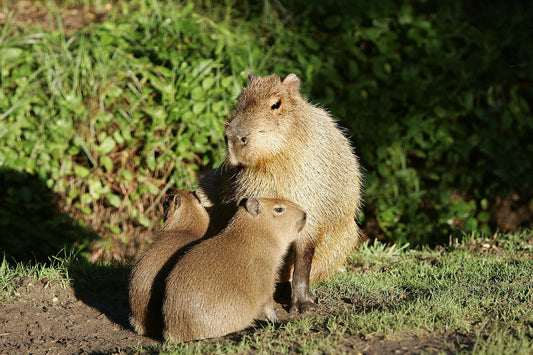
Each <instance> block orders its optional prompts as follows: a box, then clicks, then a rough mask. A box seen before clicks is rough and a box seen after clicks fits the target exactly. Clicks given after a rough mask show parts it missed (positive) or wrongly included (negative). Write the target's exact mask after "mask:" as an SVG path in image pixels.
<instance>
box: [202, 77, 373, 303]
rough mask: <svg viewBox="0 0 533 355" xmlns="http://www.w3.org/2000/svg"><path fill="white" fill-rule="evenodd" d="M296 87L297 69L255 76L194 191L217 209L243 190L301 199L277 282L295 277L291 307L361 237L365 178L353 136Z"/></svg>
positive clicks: (234, 200) (307, 299)
mask: <svg viewBox="0 0 533 355" xmlns="http://www.w3.org/2000/svg"><path fill="white" fill-rule="evenodd" d="M299 86H300V81H299V79H298V78H297V76H296V75H294V74H289V75H288V76H287V77H286V78H285V79H283V80H282V79H280V77H279V76H277V75H270V76H267V77H254V76H253V75H251V76H250V83H249V85H248V86H247V87H245V88H244V89H243V90H242V93H241V94H240V96H239V97H238V100H237V104H236V106H235V109H234V110H233V112H232V115H231V118H230V120H229V121H228V122H227V124H226V139H227V157H226V160H225V162H224V163H223V164H222V165H221V167H219V168H218V169H215V170H212V171H209V172H208V173H207V174H206V175H205V176H204V177H203V178H202V180H201V181H200V186H199V189H198V190H197V193H198V195H199V198H200V199H201V200H202V201H203V203H204V204H205V205H206V206H207V205H212V206H218V207H217V208H216V210H220V206H224V207H223V208H225V209H228V208H230V207H231V206H235V205H236V203H237V202H238V201H239V200H240V199H241V198H243V197H245V196H249V197H269V198H280V199H285V200H290V201H294V202H295V203H297V204H299V205H300V206H302V208H303V209H304V210H305V211H306V212H307V216H308V218H307V224H306V228H305V230H304V232H303V235H302V237H301V238H299V239H298V241H297V242H296V243H294V245H293V247H291V253H289V254H288V256H287V258H286V262H285V265H284V270H285V272H284V275H285V276H284V278H282V279H281V280H280V281H288V278H290V277H291V276H292V308H291V310H300V311H305V310H307V309H309V308H312V307H313V302H314V299H313V297H312V296H311V294H310V293H309V282H311V283H316V282H318V281H320V280H323V279H325V278H327V277H329V276H331V275H332V274H333V273H335V272H337V271H338V270H339V268H340V266H341V265H342V264H343V263H344V262H345V260H346V258H347V256H348V255H349V254H350V253H351V252H352V251H353V250H354V249H355V248H356V247H357V246H358V245H359V244H360V242H361V239H362V237H361V234H360V231H359V227H358V226H357V224H356V222H355V218H356V216H357V215H358V213H359V209H360V207H361V195H362V191H361V190H362V181H361V172H360V169H359V163H358V159H357V157H356V155H355V154H354V151H353V148H352V147H351V145H350V142H349V140H348V139H347V138H346V137H345V136H344V134H343V132H342V131H341V129H340V128H339V127H338V126H337V124H336V123H335V121H334V120H333V119H332V118H331V116H330V115H329V114H328V112H327V111H326V110H325V109H323V108H321V107H317V106H314V105H312V104H311V103H309V102H308V101H307V100H306V99H305V98H304V97H302V96H301V94H300V93H299ZM215 217H219V216H215ZM212 218H213V216H212ZM215 224H219V225H223V224H224V221H215ZM292 268H294V272H293V273H292V275H291V269H292Z"/></svg>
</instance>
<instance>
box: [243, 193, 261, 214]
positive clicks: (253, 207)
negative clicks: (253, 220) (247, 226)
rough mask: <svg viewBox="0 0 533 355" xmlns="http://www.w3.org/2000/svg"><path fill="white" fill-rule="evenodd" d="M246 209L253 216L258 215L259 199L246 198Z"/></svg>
mask: <svg viewBox="0 0 533 355" xmlns="http://www.w3.org/2000/svg"><path fill="white" fill-rule="evenodd" d="M245 206H246V210H247V211H248V212H250V213H251V214H252V216H254V217H255V216H257V215H258V214H259V201H257V200H256V199H255V198H249V199H247V200H246V205H245Z"/></svg>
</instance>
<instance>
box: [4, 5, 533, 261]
mask: <svg viewBox="0 0 533 355" xmlns="http://www.w3.org/2000/svg"><path fill="white" fill-rule="evenodd" d="M2 6H3V11H2V17H1V18H0V23H1V24H2V30H1V34H0V68H1V71H0V86H1V88H0V185H1V186H2V188H0V204H1V208H0V228H1V229H2V238H1V239H0V251H2V252H4V253H7V255H9V256H12V257H14V258H15V259H17V260H35V259H36V260H39V261H42V260H44V261H46V260H47V259H48V257H49V256H50V255H54V253H57V251H59V250H60V249H61V248H63V247H64V246H65V245H67V246H72V245H74V246H76V248H78V249H80V250H81V251H82V252H83V253H86V255H87V256H88V258H89V259H90V260H92V261H97V260H118V261H122V260H126V259H129V258H132V257H133V256H134V255H135V254H136V252H137V251H138V250H139V248H140V247H142V246H143V245H144V243H146V242H147V241H148V240H149V239H150V233H151V230H152V229H153V228H157V226H158V225H159V224H160V223H161V219H162V215H163V214H162V210H161V199H162V197H163V196H164V194H165V193H167V192H168V191H169V189H172V188H190V189H192V188H194V187H195V185H196V183H197V180H198V177H199V176H200V175H201V174H202V172H203V171H205V170H206V169H209V168H211V167H214V166H217V165H218V164H219V163H220V161H221V159H222V157H223V154H224V139H223V123H224V121H225V119H226V118H227V117H228V115H229V114H230V112H231V109H232V106H233V104H234V102H235V99H236V97H237V95H238V93H239V91H240V89H241V87H242V86H243V85H244V84H245V83H246V77H247V72H248V70H252V71H254V73H256V74H258V75H266V74H270V73H278V74H279V75H281V76H283V75H286V74H288V73H290V72H294V73H296V74H297V75H298V76H299V77H300V79H301V81H302V91H303V93H304V94H305V95H306V96H307V97H309V99H310V100H311V101H312V102H313V103H315V104H320V105H323V106H325V107H327V108H328V109H329V110H330V112H331V113H332V115H333V116H334V117H335V118H337V119H338V120H339V123H340V125H341V126H343V127H345V129H346V133H347V134H348V135H349V136H350V137H351V139H352V141H353V143H354V146H355V147H356V152H357V154H358V155H359V156H360V159H361V165H362V166H363V167H364V169H365V171H364V175H365V208H364V214H363V216H361V218H360V223H361V224H362V225H363V227H364V228H365V230H366V232H367V235H368V236H369V237H371V238H379V239H381V240H386V241H391V242H395V243H398V244H404V243H406V242H409V243H410V244H411V245H419V244H429V245H436V244H442V243H443V242H448V240H449V238H450V236H452V237H454V238H456V237H460V236H462V235H463V233H465V232H472V231H477V232H481V233H494V232H496V231H497V230H508V229H516V228H520V227H524V226H530V225H531V221H532V216H533V184H532V182H533V179H532V176H533V175H532V173H533V159H532V158H531V157H532V156H533V139H532V138H533V118H532V115H531V102H533V101H532V99H533V98H532V96H533V90H532V89H533V88H532V86H533V62H532V58H533V45H532V42H531V38H533V27H532V26H531V23H532V22H533V21H532V20H533V19H532V14H531V11H529V4H528V2H526V1H516V2H510V3H509V2H507V3H501V2H495V1H493V2H490V1H489V2H486V1H483V2H482V1H454V2H448V1H431V2H428V1H424V0H413V1H392V0H378V1H372V2H367V1H342V0H336V1H335V0H334V1H327V2H326V1H314V2H311V3H309V2H306V1H290V2H280V1H263V2H260V3H258V4H256V3H255V2H250V1H245V0H243V1H230V0H228V1H224V2H218V1H200V0H198V1H184V2H181V1H153V0H135V1H120V0H118V1H113V2H108V1H101V0H95V1H89V0H77V1H75V0H64V1H56V2H54V1H35V2H30V1H19V2H11V1H2ZM45 9H46V10H45ZM73 11H78V12H75V13H73Z"/></svg>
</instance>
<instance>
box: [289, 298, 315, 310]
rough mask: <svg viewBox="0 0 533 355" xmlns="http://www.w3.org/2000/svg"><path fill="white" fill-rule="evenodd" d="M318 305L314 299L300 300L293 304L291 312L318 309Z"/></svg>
mask: <svg viewBox="0 0 533 355" xmlns="http://www.w3.org/2000/svg"><path fill="white" fill-rule="evenodd" d="M316 308H317V305H316V303H314V302H312V301H298V302H295V303H293V304H292V306H291V309H290V312H291V313H293V312H300V313H306V312H310V311H314V310H316Z"/></svg>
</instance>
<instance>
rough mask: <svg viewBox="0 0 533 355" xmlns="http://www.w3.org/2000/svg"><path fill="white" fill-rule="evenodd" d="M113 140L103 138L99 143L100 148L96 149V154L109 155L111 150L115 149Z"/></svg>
mask: <svg viewBox="0 0 533 355" xmlns="http://www.w3.org/2000/svg"><path fill="white" fill-rule="evenodd" d="M115 145H116V143H115V140H114V139H113V138H111V137H106V138H104V140H103V141H102V143H100V146H99V147H98V152H99V153H100V154H104V155H105V154H109V153H111V152H112V151H113V149H115Z"/></svg>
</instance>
